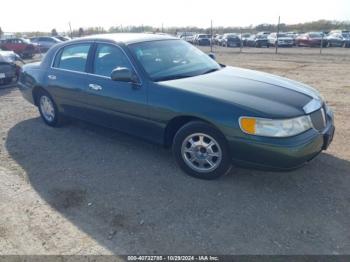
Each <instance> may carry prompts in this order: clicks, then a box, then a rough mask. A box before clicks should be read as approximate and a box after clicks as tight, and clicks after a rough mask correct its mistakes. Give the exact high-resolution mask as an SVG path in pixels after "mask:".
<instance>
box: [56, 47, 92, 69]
mask: <svg viewBox="0 0 350 262" xmlns="http://www.w3.org/2000/svg"><path fill="white" fill-rule="evenodd" d="M90 46H91V44H77V45H70V46H66V47H64V48H63V50H61V51H60V52H59V53H60V55H59V57H58V58H56V59H57V60H56V61H55V64H54V67H56V68H61V69H66V70H72V71H77V72H85V68H86V62H87V58H88V54H89V50H90Z"/></svg>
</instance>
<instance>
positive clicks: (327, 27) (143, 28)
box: [0, 20, 350, 37]
mask: <svg viewBox="0 0 350 262" xmlns="http://www.w3.org/2000/svg"><path fill="white" fill-rule="evenodd" d="M277 27H278V25H277V24H259V25H256V26H253V25H251V26H246V27H238V26H235V27H213V33H215V34H223V33H230V32H243V33H248V32H249V33H255V32H261V31H268V32H276V31H277ZM336 29H339V30H350V21H330V20H318V21H313V22H306V23H298V24H284V23H281V24H280V25H279V30H280V31H284V32H289V31H294V32H308V31H322V32H329V31H331V30H336ZM3 32H4V30H3V29H1V27H0V37H1V35H2V34H3ZM122 32H130V33H140V32H153V33H154V32H163V33H168V34H176V33H177V32H198V33H207V34H210V32H211V28H210V27H207V28H201V27H194V26H187V27H165V28H159V27H153V26H149V25H139V26H133V25H130V26H123V25H117V26H113V27H110V28H109V29H105V28H103V27H87V28H78V29H74V30H72V31H66V32H60V33H58V32H57V30H56V29H52V30H51V32H39V31H36V32H25V33H20V32H18V33H16V35H17V36H26V37H32V36H44V35H52V36H55V35H58V34H64V35H68V36H71V37H79V36H84V35H92V34H103V33H122Z"/></svg>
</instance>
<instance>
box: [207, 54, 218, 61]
mask: <svg viewBox="0 0 350 262" xmlns="http://www.w3.org/2000/svg"><path fill="white" fill-rule="evenodd" d="M208 56H209V57H210V58H211V59H213V60H216V57H215V55H214V53H209V54H208Z"/></svg>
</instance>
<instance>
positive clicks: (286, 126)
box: [239, 115, 312, 137]
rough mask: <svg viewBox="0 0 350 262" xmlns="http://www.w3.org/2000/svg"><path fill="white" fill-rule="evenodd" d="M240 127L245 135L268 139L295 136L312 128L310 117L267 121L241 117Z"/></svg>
mask: <svg viewBox="0 0 350 262" xmlns="http://www.w3.org/2000/svg"><path fill="white" fill-rule="evenodd" d="M239 126H240V127H241V129H242V131H243V132H244V133H247V134H250V135H257V136H267V137H289V136H295V135H298V134H300V133H302V132H305V131H306V130H309V129H310V128H312V123H311V119H310V117H309V116H306V115H305V116H300V117H296V118H290V119H265V118H257V117H241V118H240V119H239Z"/></svg>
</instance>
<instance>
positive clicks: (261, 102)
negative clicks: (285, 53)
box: [159, 67, 321, 118]
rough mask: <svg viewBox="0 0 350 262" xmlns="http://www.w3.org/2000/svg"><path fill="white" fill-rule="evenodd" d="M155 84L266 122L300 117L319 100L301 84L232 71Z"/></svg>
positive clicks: (268, 75) (314, 91) (316, 94)
mask: <svg viewBox="0 0 350 262" xmlns="http://www.w3.org/2000/svg"><path fill="white" fill-rule="evenodd" d="M159 84H161V85H165V86H167V87H170V88H177V89H181V90H183V91H185V92H191V93H196V94H197V95H201V96H206V97H211V98H213V99H218V100H221V101H224V102H227V103H231V104H233V105H235V106H238V107H240V108H244V109H246V110H249V111H251V113H252V114H255V113H257V114H259V115H264V117H270V118H288V117H295V116H300V115H303V114H305V112H304V110H303V107H304V106H305V105H306V104H307V103H309V102H310V101H311V100H312V99H318V100H319V99H321V98H320V96H319V93H318V92H317V91H316V90H315V89H313V88H311V87H309V86H307V85H304V84H302V83H299V82H296V81H293V80H289V79H286V78H283V77H279V76H276V75H271V74H267V73H263V72H258V71H253V70H248V69H242V68H235V67H225V68H222V69H221V70H219V71H216V72H213V73H209V74H204V75H200V76H195V77H189V78H183V79H178V80H170V81H163V82H159Z"/></svg>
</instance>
